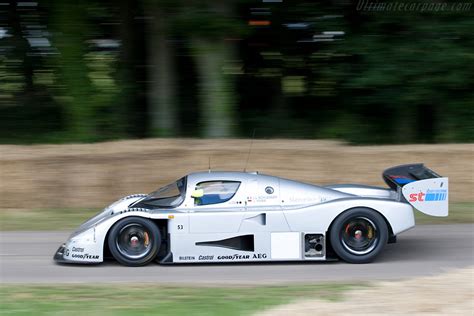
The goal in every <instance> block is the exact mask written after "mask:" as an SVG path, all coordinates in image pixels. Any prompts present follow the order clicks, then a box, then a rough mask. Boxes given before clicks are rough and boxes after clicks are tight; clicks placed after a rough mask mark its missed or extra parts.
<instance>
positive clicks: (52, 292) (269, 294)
mask: <svg viewBox="0 0 474 316" xmlns="http://www.w3.org/2000/svg"><path fill="white" fill-rule="evenodd" d="M351 288H352V286H351V285H342V284H321V285H305V286H262V287H200V288H198V287H162V286H156V285H136V284H135V285H134V284H120V285H98V286H86V285H52V286H46V285H44V286H36V285H35V286H31V285H13V286H12V285H2V286H0V314H8V315H51V314H53V315H75V316H77V315H101V316H105V315H250V314H253V313H255V312H257V311H262V310H265V309H267V308H270V307H274V306H276V305H281V304H287V303H289V302H291V301H292V300H295V299H309V298H319V299H324V300H329V301H337V300H340V299H342V295H341V294H342V293H343V292H344V291H347V290H349V289H351Z"/></svg>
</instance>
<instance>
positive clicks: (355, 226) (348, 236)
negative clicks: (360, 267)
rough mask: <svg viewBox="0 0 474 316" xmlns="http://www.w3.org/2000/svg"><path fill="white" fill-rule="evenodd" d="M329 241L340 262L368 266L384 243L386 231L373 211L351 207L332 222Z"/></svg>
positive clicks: (380, 219)
mask: <svg viewBox="0 0 474 316" xmlns="http://www.w3.org/2000/svg"><path fill="white" fill-rule="evenodd" d="M330 238H331V245H332V247H333V249H334V251H335V252H336V254H337V255H338V256H339V257H340V258H341V259H343V260H344V261H347V262H350V263H368V262H371V261H373V260H374V259H375V257H376V256H377V255H378V254H379V253H380V252H381V251H382V250H383V248H384V246H385V244H386V243H387V240H388V228H387V224H386V223H385V220H384V218H383V217H382V216H381V215H380V214H379V213H377V212H376V211H374V210H371V209H367V208H353V209H350V210H347V211H345V212H344V213H342V214H341V215H339V216H338V217H337V218H336V219H335V220H334V222H333V224H332V228H331V231H330Z"/></svg>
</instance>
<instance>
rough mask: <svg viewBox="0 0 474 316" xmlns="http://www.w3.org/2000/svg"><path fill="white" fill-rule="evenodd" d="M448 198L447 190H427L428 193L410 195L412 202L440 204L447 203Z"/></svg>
mask: <svg viewBox="0 0 474 316" xmlns="http://www.w3.org/2000/svg"><path fill="white" fill-rule="evenodd" d="M447 197H448V190H446V189H436V190H427V191H426V193H424V192H420V193H412V194H410V202H416V201H419V202H425V201H426V202H438V201H446V198H447Z"/></svg>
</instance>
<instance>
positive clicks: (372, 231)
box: [341, 217, 379, 255]
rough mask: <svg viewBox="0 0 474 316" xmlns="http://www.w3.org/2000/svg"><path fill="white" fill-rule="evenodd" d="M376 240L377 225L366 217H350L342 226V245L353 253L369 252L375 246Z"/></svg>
mask: <svg viewBox="0 0 474 316" xmlns="http://www.w3.org/2000/svg"><path fill="white" fill-rule="evenodd" d="M378 240H379V232H378V230H377V226H376V225H375V224H374V222H373V221H371V220H370V219H368V218H367V217H356V218H351V219H349V220H348V221H346V222H345V223H344V225H343V226H342V232H341V242H342V245H343V246H344V248H346V249H347V250H348V251H349V252H351V253H353V254H355V255H365V254H367V253H369V252H371V251H372V250H374V249H375V247H376V246H377V244H378Z"/></svg>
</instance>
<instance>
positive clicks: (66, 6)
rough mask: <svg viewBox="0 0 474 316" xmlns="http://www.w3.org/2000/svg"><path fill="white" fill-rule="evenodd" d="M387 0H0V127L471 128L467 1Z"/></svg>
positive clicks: (461, 138)
mask: <svg viewBox="0 0 474 316" xmlns="http://www.w3.org/2000/svg"><path fill="white" fill-rule="evenodd" d="M396 4H397V6H395V4H394V3H392V2H370V1H366V0H360V1H358V0H332V1H314V0H311V1H301V0H292V1H282V0H233V1H214V0H209V1H197V0H196V1H191V0H190V1H181V0H177V1H167V0H136V1H131V0H130V1H129V0H118V1H111V0H81V1H67V0H63V1H53V0H39V1H29V0H24V1H7V0H2V1H0V80H1V83H0V141H1V142H3V143H44V142H47V143H64V142H90V141H103V140H112V139H123V138H127V139H128V138H142V137H157V136H158V137H162V136H166V137H193V138H195V137H251V136H252V134H253V130H254V129H255V130H256V133H255V137H256V138H275V137H280V138H281V137H284V138H336V139H342V140H345V141H349V142H351V143H356V144H363V143H370V144H380V143H434V142H470V141H472V140H473V139H474V124H473V121H474V114H473V113H474V111H473V109H474V107H473V100H474V89H473V88H474V86H473V85H474V80H473V79H474V78H473V77H474V71H473V69H474V68H473V53H472V52H473V48H474V45H473V41H474V39H473V36H472V31H473V29H474V22H473V21H474V20H473V14H472V13H473V10H472V8H471V7H472V2H471V1H464V2H443V3H441V4H439V3H438V5H436V2H433V3H431V2H426V3H416V2H408V1H403V0H402V1H399V2H397V3H396ZM401 5H403V6H401ZM414 5H417V6H414Z"/></svg>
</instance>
